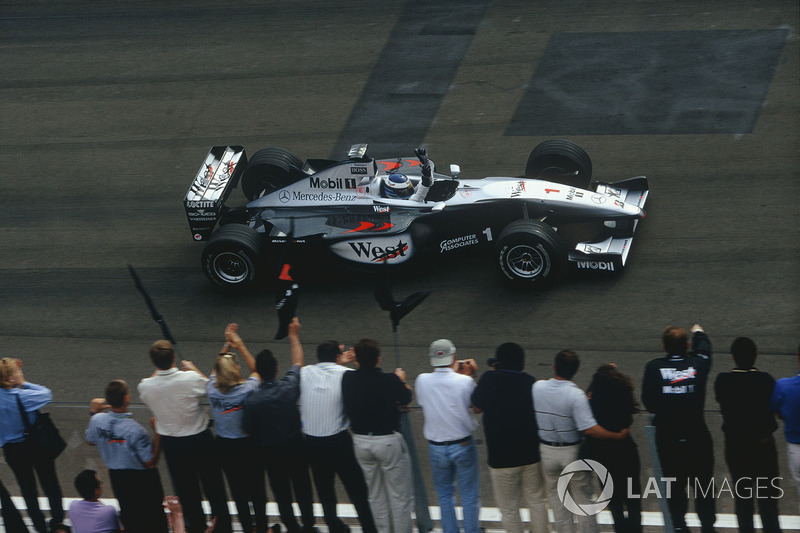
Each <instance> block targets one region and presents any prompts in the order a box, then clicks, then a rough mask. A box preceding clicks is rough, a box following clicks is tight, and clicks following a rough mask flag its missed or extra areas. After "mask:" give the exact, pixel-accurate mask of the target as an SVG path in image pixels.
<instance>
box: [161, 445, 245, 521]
mask: <svg viewBox="0 0 800 533" xmlns="http://www.w3.org/2000/svg"><path fill="white" fill-rule="evenodd" d="M161 446H162V449H163V450H164V457H165V458H166V459H167V467H168V469H169V476H170V478H171V479H172V485H173V486H174V487H175V491H176V492H177V493H178V494H177V496H178V498H179V499H180V501H181V506H182V507H183V520H184V522H185V524H186V531H187V532H188V533H202V532H204V531H205V530H206V515H205V513H204V512H203V492H205V494H206V498H208V503H209V504H210V505H211V513H212V514H213V515H214V516H215V517H216V519H217V521H216V527H215V528H214V531H215V532H216V533H228V532H230V531H231V516H230V513H228V497H227V495H226V494H225V484H224V483H225V482H224V481H223V479H222V470H221V469H220V466H219V461H218V460H217V457H216V456H215V455H214V438H213V437H212V435H211V431H209V430H205V431H203V432H201V433H198V434H196V435H191V436H189V437H166V436H162V437H161ZM201 484H202V487H203V488H202V492H201V489H200V485H201Z"/></svg>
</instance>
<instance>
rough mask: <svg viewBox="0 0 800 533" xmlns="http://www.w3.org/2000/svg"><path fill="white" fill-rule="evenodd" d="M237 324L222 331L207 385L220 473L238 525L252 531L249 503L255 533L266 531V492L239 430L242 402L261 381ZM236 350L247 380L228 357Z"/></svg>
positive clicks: (250, 447) (249, 445) (253, 453)
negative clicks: (220, 345) (237, 518)
mask: <svg viewBox="0 0 800 533" xmlns="http://www.w3.org/2000/svg"><path fill="white" fill-rule="evenodd" d="M238 330H239V325H238V324H228V326H227V327H226V328H225V346H223V348H222V352H221V353H220V354H219V355H218V356H217V360H216V362H215V364H214V371H213V372H212V373H211V376H210V379H209V381H208V383H207V384H206V390H207V393H208V401H209V404H210V405H211V416H212V417H213V419H214V429H215V430H216V433H217V436H216V439H215V442H216V446H217V452H218V457H219V459H220V463H221V464H222V471H223V472H225V477H226V478H227V479H228V486H229V487H230V490H231V496H232V497H233V501H234V502H235V503H236V510H237V512H238V513H239V522H240V523H241V524H242V529H243V530H244V531H248V532H250V531H252V530H253V520H252V518H251V516H250V503H252V504H253V512H254V515H255V522H256V531H257V533H263V532H264V531H267V515H266V506H267V492H266V488H265V486H264V472H263V470H262V469H261V468H260V467H255V465H258V464H260V463H259V461H258V460H257V454H256V448H255V444H254V442H253V439H252V438H251V437H250V436H249V435H248V434H247V433H245V431H244V429H243V428H242V415H243V412H244V411H243V409H242V406H243V404H244V401H245V399H247V397H248V396H250V394H251V393H252V392H253V391H255V390H256V389H258V386H259V384H260V383H261V381H260V380H259V379H258V374H257V373H256V372H255V369H256V361H255V358H254V357H253V355H252V354H251V353H250V351H249V350H248V349H247V346H245V344H244V341H242V338H241V337H240V336H239V333H238ZM231 349H233V350H236V351H237V352H239V353H240V354H241V356H242V359H244V362H245V364H246V365H247V368H248V369H249V370H250V378H249V379H244V378H243V377H242V368H241V365H240V364H239V362H238V360H237V359H236V355H235V354H233V353H231V351H230V350H231Z"/></svg>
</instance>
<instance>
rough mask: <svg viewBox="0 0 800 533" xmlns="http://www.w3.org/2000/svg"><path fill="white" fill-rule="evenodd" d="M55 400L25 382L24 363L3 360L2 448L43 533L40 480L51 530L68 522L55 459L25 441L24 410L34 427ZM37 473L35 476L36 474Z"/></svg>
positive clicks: (0, 379)
mask: <svg viewBox="0 0 800 533" xmlns="http://www.w3.org/2000/svg"><path fill="white" fill-rule="evenodd" d="M52 399H53V393H52V392H50V389H48V388H47V387H43V386H41V385H35V384H33V383H29V382H27V381H26V380H25V376H24V375H23V373H22V360H21V359H16V358H12V357H4V358H3V359H0V446H2V448H3V452H4V454H5V457H6V462H7V463H8V466H9V467H11V470H12V471H13V472H14V476H15V477H16V478H17V483H18V484H19V488H20V491H21V492H22V497H23V498H24V499H25V505H26V506H27V507H28V516H29V517H30V518H31V520H32V521H33V526H34V527H35V528H36V531H38V532H39V533H46V531H47V524H46V522H45V518H44V514H43V513H42V511H41V510H40V509H39V494H38V492H37V490H36V477H35V476H38V478H39V483H40V484H41V485H42V490H44V493H45V495H46V496H47V499H48V501H49V503H50V514H51V519H50V528H51V529H52V530H55V529H57V528H58V527H60V526H61V525H62V522H63V521H64V507H63V505H62V502H61V486H60V485H59V482H58V476H57V475H56V465H55V459H53V458H51V457H45V456H44V455H43V454H41V453H39V452H38V450H36V449H34V448H33V447H32V446H31V445H30V444H29V443H28V442H26V441H25V423H24V422H23V421H22V415H21V413H20V410H22V411H25V414H26V416H27V417H28V420H29V422H30V424H34V423H35V422H36V417H37V414H36V411H37V410H38V409H41V408H42V407H44V406H45V405H47V404H48V403H50V402H51V401H52ZM34 473H35V474H34Z"/></svg>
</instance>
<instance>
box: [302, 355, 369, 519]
mask: <svg viewBox="0 0 800 533" xmlns="http://www.w3.org/2000/svg"><path fill="white" fill-rule="evenodd" d="M343 349H344V346H343V345H340V344H339V343H337V342H336V341H328V342H324V343H322V344H320V345H319V346H317V360H318V361H319V362H318V363H317V364H315V365H309V366H305V367H303V368H302V369H301V371H300V418H301V420H302V423H303V433H305V435H306V443H307V446H308V452H309V460H310V463H311V473H312V476H313V478H314V486H315V487H316V488H317V495H318V496H319V499H320V503H321V504H322V510H323V513H324V515H325V523H326V524H327V525H328V529H329V530H330V531H331V532H332V533H343V532H347V531H349V530H350V528H349V527H348V526H347V525H346V524H345V523H344V522H343V521H342V520H341V519H340V518H339V517H338V516H337V515H336V504H337V501H336V491H335V490H334V476H335V475H338V476H339V479H341V481H342V484H343V485H344V488H345V490H346V491H347V495H348V496H349V497H350V501H351V502H352V503H353V506H354V507H355V508H356V512H357V513H358V519H359V521H360V522H361V527H362V528H363V530H364V531H365V532H366V533H375V532H377V529H376V528H375V522H374V519H373V517H372V511H371V510H370V507H369V500H368V498H367V484H366V482H365V481H364V474H363V473H362V471H361V467H360V466H359V464H358V461H357V460H356V456H355V453H354V452H353V438H352V437H351V436H350V432H349V431H348V428H349V427H350V422H349V420H347V418H346V417H345V414H344V407H343V404H342V375H343V374H344V373H345V372H347V371H348V368H346V367H344V366H343V365H344V364H346V363H348V362H350V361H352V360H353V358H354V357H355V353H354V352H353V350H352V349H350V350H348V351H347V352H344V353H343Z"/></svg>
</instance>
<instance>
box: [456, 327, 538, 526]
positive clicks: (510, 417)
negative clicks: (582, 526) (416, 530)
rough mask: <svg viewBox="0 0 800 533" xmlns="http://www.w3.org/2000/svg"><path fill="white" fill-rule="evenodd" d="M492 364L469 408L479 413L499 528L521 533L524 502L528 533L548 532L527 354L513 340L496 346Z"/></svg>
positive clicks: (480, 382) (534, 379)
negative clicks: (529, 521)
mask: <svg viewBox="0 0 800 533" xmlns="http://www.w3.org/2000/svg"><path fill="white" fill-rule="evenodd" d="M490 363H492V365H493V367H494V368H493V369H492V370H490V371H488V372H485V373H484V374H483V375H482V376H481V378H480V380H478V386H477V387H476V388H475V391H473V393H472V404H473V406H474V407H475V409H476V410H477V411H478V412H482V413H483V431H484V433H485V435H486V449H487V452H488V463H489V475H490V478H491V481H492V491H493V492H494V499H495V502H496V504H497V507H498V508H499V509H500V513H501V514H502V517H503V528H504V529H505V531H507V532H508V533H522V532H523V527H522V520H521V517H520V512H519V511H520V509H521V508H522V506H523V504H524V505H526V506H527V507H528V510H529V512H530V520H531V523H530V527H531V531H532V533H547V532H548V531H549V525H550V520H549V519H548V516H547V491H546V490H545V484H544V477H543V474H542V463H541V455H540V454H539V429H538V426H537V425H536V413H535V412H534V409H533V395H532V394H531V388H532V387H533V384H534V383H535V382H536V378H535V377H533V376H532V375H530V374H527V373H526V372H524V371H523V369H524V368H525V351H524V350H523V348H522V346H520V345H519V344H516V343H513V342H506V343H503V344H501V345H500V346H498V347H497V349H496V350H495V356H494V360H493V361H490Z"/></svg>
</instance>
